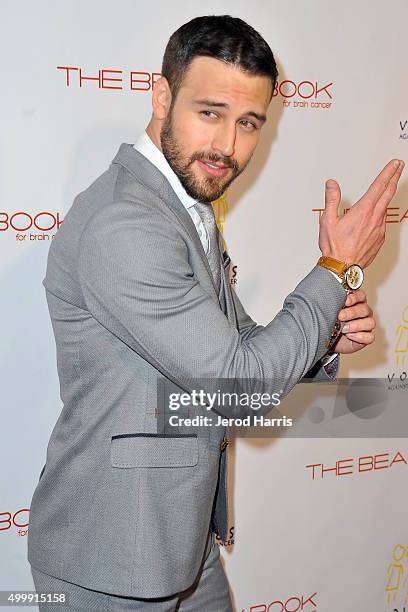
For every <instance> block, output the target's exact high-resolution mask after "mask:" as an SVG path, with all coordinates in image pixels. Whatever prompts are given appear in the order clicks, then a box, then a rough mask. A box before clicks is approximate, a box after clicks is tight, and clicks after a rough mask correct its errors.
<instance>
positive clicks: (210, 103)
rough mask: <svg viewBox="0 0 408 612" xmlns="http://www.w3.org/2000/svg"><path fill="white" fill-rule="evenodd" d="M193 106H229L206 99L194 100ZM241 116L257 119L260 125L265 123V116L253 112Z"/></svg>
mask: <svg viewBox="0 0 408 612" xmlns="http://www.w3.org/2000/svg"><path fill="white" fill-rule="evenodd" d="M193 104H196V105H200V106H213V107H215V108H226V109H229V104H227V103H226V102H217V101H216V100H209V99H208V98H201V99H200V100H194V101H193ZM243 115H245V116H247V117H255V119H257V120H258V121H260V122H261V123H265V121H266V115H260V114H259V113H256V112H255V111H248V112H247V113H243Z"/></svg>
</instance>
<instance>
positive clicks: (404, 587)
mask: <svg viewBox="0 0 408 612" xmlns="http://www.w3.org/2000/svg"><path fill="white" fill-rule="evenodd" d="M385 594H386V610H385V612H408V607H406V604H408V546H404V545H403V544H396V545H395V546H394V548H393V551H392V555H391V561H390V562H389V564H388V566H387V571H386V587H385Z"/></svg>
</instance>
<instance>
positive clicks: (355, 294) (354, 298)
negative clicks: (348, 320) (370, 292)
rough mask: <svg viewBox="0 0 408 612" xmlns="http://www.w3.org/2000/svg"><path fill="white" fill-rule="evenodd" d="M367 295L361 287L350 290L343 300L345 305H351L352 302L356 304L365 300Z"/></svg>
mask: <svg viewBox="0 0 408 612" xmlns="http://www.w3.org/2000/svg"><path fill="white" fill-rule="evenodd" d="M366 301H367V295H366V293H365V291H363V290H362V289H358V290H357V291H352V292H351V293H349V294H348V296H347V299H346V301H345V305H346V306H353V304H357V302H366Z"/></svg>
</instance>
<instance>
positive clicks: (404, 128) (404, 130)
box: [399, 119, 408, 140]
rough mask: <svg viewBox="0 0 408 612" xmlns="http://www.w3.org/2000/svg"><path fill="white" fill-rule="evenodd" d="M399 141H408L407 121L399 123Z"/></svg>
mask: <svg viewBox="0 0 408 612" xmlns="http://www.w3.org/2000/svg"><path fill="white" fill-rule="evenodd" d="M399 124H400V128H401V131H400V135H399V137H400V139H401V140H407V139H408V119H405V120H404V121H400V122H399Z"/></svg>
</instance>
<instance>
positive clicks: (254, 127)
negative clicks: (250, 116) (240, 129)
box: [241, 119, 258, 132]
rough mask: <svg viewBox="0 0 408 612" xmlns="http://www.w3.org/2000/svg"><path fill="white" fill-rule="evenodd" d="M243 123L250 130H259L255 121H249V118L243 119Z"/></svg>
mask: <svg viewBox="0 0 408 612" xmlns="http://www.w3.org/2000/svg"><path fill="white" fill-rule="evenodd" d="M241 125H243V126H244V128H245V129H246V130H248V131H249V132H252V131H253V130H257V129H258V126H257V125H255V123H252V121H248V120H247V119H243V120H242V121H241Z"/></svg>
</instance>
